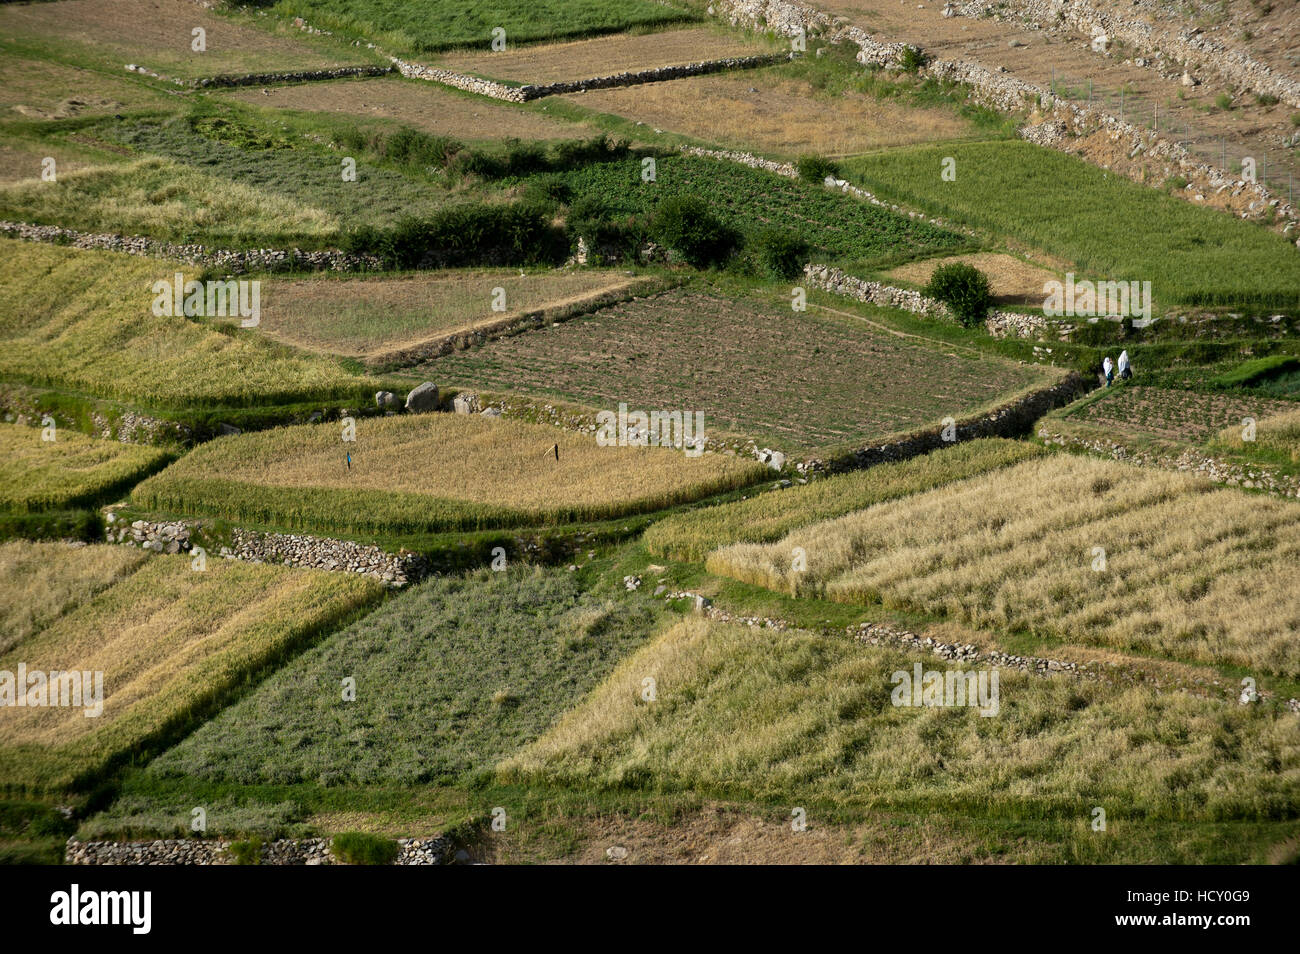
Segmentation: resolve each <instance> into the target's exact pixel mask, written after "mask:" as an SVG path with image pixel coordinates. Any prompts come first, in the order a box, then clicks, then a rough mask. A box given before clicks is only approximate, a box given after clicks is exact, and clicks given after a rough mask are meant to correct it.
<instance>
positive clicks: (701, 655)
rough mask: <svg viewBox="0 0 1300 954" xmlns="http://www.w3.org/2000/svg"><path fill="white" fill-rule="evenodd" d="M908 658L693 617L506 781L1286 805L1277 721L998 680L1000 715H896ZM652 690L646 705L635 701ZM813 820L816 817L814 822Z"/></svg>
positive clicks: (799, 795) (972, 799) (1145, 692)
mask: <svg viewBox="0 0 1300 954" xmlns="http://www.w3.org/2000/svg"><path fill="white" fill-rule="evenodd" d="M913 664H918V665H925V666H927V667H928V666H931V665H934V663H933V657H929V656H928V655H927V656H926V657H925V660H924V661H923V660H921V659H918V658H917V657H916V656H915V655H908V654H903V653H896V652H893V651H889V650H872V649H864V648H863V647H861V646H855V645H854V644H852V643H850V642H848V641H845V640H842V639H829V638H824V637H820V636H814V635H812V634H809V633H805V632H799V631H790V632H775V631H772V630H768V629H751V628H749V627H746V626H738V625H724V624H717V623H709V622H706V621H703V620H686V621H683V622H681V623H679V624H677V625H676V626H674V627H672V628H671V629H669V630H667V631H666V632H664V633H662V634H661V635H659V636H658V637H657V638H656V639H655V640H654V641H653V642H651V643H649V644H647V645H646V646H645V647H644V648H642V649H641V650H639V651H638V652H637V653H635V654H634V655H632V656H631V657H629V658H628V659H627V660H626V661H624V662H623V663H622V664H620V665H619V666H618V668H617V669H615V670H614V673H613V674H612V675H611V676H610V677H609V678H608V679H606V680H605V682H604V683H603V684H602V685H601V686H600V687H599V688H598V689H596V691H595V692H593V693H592V694H591V695H590V696H589V697H588V699H587V700H586V701H585V702H583V704H582V705H580V706H579V707H578V708H576V709H574V710H572V711H571V712H569V713H567V714H566V715H565V716H563V717H562V718H561V719H560V720H559V721H558V722H557V723H556V724H555V726H554V727H553V728H552V729H551V730H550V731H549V732H547V733H546V734H545V735H544V736H543V737H542V738H541V739H540V740H538V741H537V742H536V743H534V744H533V745H531V746H529V747H528V748H527V749H525V750H524V751H523V752H521V753H520V754H519V755H516V756H514V757H513V758H510V759H507V760H506V761H505V762H504V763H503V764H502V766H501V768H500V769H499V770H498V776H499V778H501V779H502V780H503V781H508V782H528V783H532V784H544V785H545V784H572V785H584V786H593V787H597V788H603V787H610V788H621V787H626V786H633V785H637V786H640V785H646V784H647V780H654V782H653V783H654V784H655V785H657V786H658V787H659V788H660V789H661V790H667V791H675V790H688V791H696V792H700V791H704V792H727V793H735V794H737V795H740V796H741V797H744V796H746V795H751V794H752V795H755V796H758V797H762V798H765V799H769V800H771V801H772V802H774V803H776V804H782V805H805V804H807V803H808V802H807V801H805V800H814V799H824V800H825V801H826V802H827V803H833V804H834V805H835V806H836V807H841V806H845V805H867V806H870V808H871V809H872V810H873V811H874V810H879V809H882V808H885V807H888V806H889V805H891V804H904V805H907V806H909V807H919V806H922V805H925V806H927V807H930V808H931V809H932V810H934V811H938V812H942V813H945V814H947V813H949V812H951V811H952V808H953V806H954V804H960V805H967V806H975V805H978V806H979V808H980V810H981V811H982V812H989V813H990V814H995V813H1000V812H1001V811H1007V812H1012V813H1014V815H1015V817H1025V816H1026V815H1033V816H1035V817H1041V816H1042V815H1044V814H1055V813H1062V814H1069V815H1071V816H1073V817H1078V807H1077V806H1078V804H1079V785H1080V781H1079V780H1080V778H1086V779H1087V780H1088V781H1087V785H1088V791H1089V793H1090V796H1089V797H1095V800H1097V801H1099V802H1101V803H1102V804H1106V805H1115V806H1117V809H1118V807H1119V806H1123V808H1122V811H1120V810H1116V811H1115V812H1114V814H1115V815H1116V816H1117V817H1123V816H1125V815H1128V816H1132V815H1133V814H1140V815H1141V816H1142V817H1151V816H1154V817H1166V818H1168V817H1175V818H1178V819H1180V820H1182V821H1184V822H1185V821H1187V820H1188V819H1216V820H1223V819H1227V818H1241V817H1244V818H1260V819H1264V818H1276V817H1284V816H1285V815H1287V814H1289V813H1293V812H1294V811H1295V810H1296V808H1297V794H1296V787H1295V779H1296V777H1297V774H1298V773H1300V761H1298V760H1297V759H1298V757H1300V746H1298V745H1297V741H1300V726H1298V725H1297V722H1296V719H1295V717H1294V716H1293V715H1292V714H1290V713H1287V712H1278V711H1276V710H1273V711H1271V712H1264V711H1261V710H1259V709H1257V708H1245V707H1238V706H1226V705H1224V704H1222V703H1220V702H1217V701H1211V700H1207V699H1200V698H1197V697H1194V696H1190V695H1187V694H1182V693H1172V694H1160V693H1158V692H1156V691H1154V690H1152V689H1149V688H1128V687H1123V688H1116V687H1110V686H1104V685H1101V684H1098V683H1087V682H1075V681H1071V680H1066V679H1059V678H1056V679H1042V678H1038V677H1035V676H1032V675H1029V674H1026V673H1021V672H1019V671H1005V670H1004V671H1003V672H1002V673H1001V678H1000V680H999V687H998V696H999V700H998V714H997V716H996V717H994V718H982V717H981V716H980V714H979V711H978V710H976V709H973V708H966V707H962V708H957V707H951V708H948V709H942V708H912V707H907V706H900V705H896V704H894V705H891V694H892V693H893V692H894V691H895V687H896V686H897V682H898V681H897V679H895V678H894V675H893V674H894V673H896V672H900V671H901V672H904V673H908V674H910V672H911V670H912V667H913ZM646 678H653V679H654V680H655V683H656V699H655V702H654V703H653V704H647V703H645V702H643V701H642V696H641V687H642V684H643V683H642V681H643V680H644V679H646ZM810 814H811V813H810Z"/></svg>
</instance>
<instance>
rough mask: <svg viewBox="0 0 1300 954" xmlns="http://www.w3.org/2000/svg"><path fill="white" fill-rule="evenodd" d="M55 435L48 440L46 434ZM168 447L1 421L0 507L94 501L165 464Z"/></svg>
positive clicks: (33, 507)
mask: <svg viewBox="0 0 1300 954" xmlns="http://www.w3.org/2000/svg"><path fill="white" fill-rule="evenodd" d="M47 431H48V435H49V436H51V437H53V440H49V441H47V440H44V439H43V436H42V435H43V434H45V433H46V432H47ZM170 456H171V455H170V454H168V453H167V452H166V451H162V450H158V449H156V448H152V447H138V446H135V445H132V444H121V443H117V442H115V441H107V440H99V439H97V438H94V437H87V436H86V435H84V434H79V433H77V432H76V431H72V430H69V429H67V428H62V429H59V428H55V429H54V430H48V429H45V428H39V427H21V426H19V425H17V424H0V510H13V511H19V512H31V511H35V510H51V509H58V508H67V507H77V506H83V505H86V504H90V503H94V502H95V501H97V500H99V499H101V498H103V497H104V496H105V495H106V494H111V493H114V492H116V491H119V490H125V489H126V488H127V487H129V486H130V485H131V484H133V483H135V482H136V481H139V480H143V479H144V478H145V477H147V476H148V475H149V474H150V473H152V472H153V471H155V470H158V469H159V468H161V467H162V466H163V465H164V464H166V463H167V461H168V460H169V459H170Z"/></svg>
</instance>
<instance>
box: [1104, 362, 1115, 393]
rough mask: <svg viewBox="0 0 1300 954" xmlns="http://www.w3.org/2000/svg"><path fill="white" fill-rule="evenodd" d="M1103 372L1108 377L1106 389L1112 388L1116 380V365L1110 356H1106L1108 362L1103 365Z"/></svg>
mask: <svg viewBox="0 0 1300 954" xmlns="http://www.w3.org/2000/svg"><path fill="white" fill-rule="evenodd" d="M1101 370H1102V373H1103V374H1105V375H1106V387H1110V385H1111V382H1112V381H1114V380H1115V364H1114V362H1113V361H1111V360H1110V355H1106V360H1105V361H1103V362H1102V363H1101Z"/></svg>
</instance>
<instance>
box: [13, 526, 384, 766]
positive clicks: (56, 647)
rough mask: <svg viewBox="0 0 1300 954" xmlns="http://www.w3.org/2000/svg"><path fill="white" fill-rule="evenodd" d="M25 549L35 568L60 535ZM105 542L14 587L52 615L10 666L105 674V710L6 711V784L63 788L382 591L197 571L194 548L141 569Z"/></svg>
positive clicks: (351, 578)
mask: <svg viewBox="0 0 1300 954" xmlns="http://www.w3.org/2000/svg"><path fill="white" fill-rule="evenodd" d="M19 546H20V547H23V548H34V549H30V550H27V552H21V551H20V552H17V553H15V552H13V551H11V550H6V551H5V553H4V558H5V559H6V560H9V561H12V562H15V563H19V564H25V565H27V566H29V567H30V566H31V565H32V564H33V563H35V562H37V561H39V560H43V559H44V558H45V557H46V556H48V552H47V550H46V548H47V547H48V546H49V545H40V544H21V545H19ZM107 549H109V547H108V546H107V545H98V546H90V547H83V548H80V549H77V550H72V551H70V552H71V553H73V554H75V556H73V557H71V558H69V557H67V555H66V554H64V555H62V556H61V558H60V559H56V561H55V566H59V567H61V569H60V577H61V579H60V580H59V581H58V582H56V583H54V584H51V583H49V582H46V581H42V580H39V579H32V580H30V581H29V587H28V588H27V589H25V590H24V591H23V593H21V594H14V593H12V592H11V593H10V594H9V595H18V596H20V598H22V599H23V600H24V601H28V600H29V596H28V594H30V597H31V599H30V603H31V605H32V606H34V607H41V606H43V607H44V608H45V612H44V614H43V615H42V616H41V617H40V618H39V619H36V620H29V621H28V622H27V624H26V625H27V626H28V628H29V629H31V630H33V631H32V632H31V633H30V634H29V635H27V636H26V637H25V638H23V640H22V641H21V642H20V643H18V644H16V645H14V646H13V647H12V648H11V649H9V650H8V651H7V652H5V653H3V654H0V671H3V672H8V673H15V672H17V667H18V664H19V663H22V664H23V665H24V667H25V668H26V670H27V672H29V673H31V672H33V671H40V672H43V673H49V672H53V671H59V672H66V671H74V670H75V671H82V672H87V671H88V672H92V673H93V672H100V673H102V674H103V676H102V680H103V681H102V686H103V697H102V703H103V708H102V712H101V714H100V715H99V716H97V717H93V718H92V717H87V716H86V715H85V711H86V709H87V708H89V707H80V708H78V707H74V706H68V705H63V706H50V705H47V706H43V707H42V706H24V707H13V708H7V709H5V710H4V717H3V719H0V783H3V784H14V785H20V786H33V787H45V786H47V785H61V784H67V783H68V782H70V781H72V780H74V779H75V778H76V777H78V776H79V775H81V774H82V773H85V772H93V771H95V770H97V769H99V768H100V767H101V766H103V765H104V764H105V763H106V762H107V761H109V760H111V759H113V758H115V757H118V756H120V755H122V754H123V753H126V752H129V751H132V750H133V749H134V748H135V747H136V746H139V745H141V744H144V743H145V742H146V741H147V740H148V739H149V738H150V736H151V735H153V734H154V733H156V732H158V731H160V730H162V729H164V728H166V727H168V726H171V725H175V724H177V723H179V722H183V721H184V720H185V719H187V718H189V717H190V716H191V715H192V714H193V713H196V712H200V711H201V710H202V709H203V707H204V706H205V705H208V704H210V703H211V702H212V701H214V700H216V699H219V698H220V697H221V696H222V694H223V693H224V692H226V691H227V690H228V689H229V688H230V687H231V686H232V685H234V684H235V683H236V682H237V681H238V680H240V679H242V678H243V677H244V676H245V675H246V674H247V673H249V672H250V671H252V670H255V669H256V668H258V667H259V666H262V665H265V664H266V663H268V662H271V661H273V660H277V659H279V658H280V657H281V656H282V655H283V654H284V653H285V652H287V651H289V650H291V649H292V648H295V647H296V646H299V645H300V644H301V643H302V642H303V641H304V640H307V639H310V638H312V637H315V636H317V635H320V634H321V633H322V632H323V631H325V630H326V629H328V628H329V627H331V626H332V625H333V624H334V623H335V622H337V621H339V620H341V619H342V618H344V617H345V616H346V615H347V614H349V613H350V612H351V611H353V610H354V609H356V608H358V607H360V606H362V605H364V604H365V603H367V602H370V601H371V600H374V599H377V598H378V597H379V595H380V593H381V592H382V588H381V586H380V584H379V583H377V582H376V581H374V580H371V579H368V578H365V577H361V576H357V575H354V574H331V573H325V572H319V571H309V570H292V569H288V568H284V567H277V566H268V565H265V564H248V563H238V562H226V561H221V560H215V559H213V560H210V561H209V562H208V564H207V568H206V569H205V570H202V571H199V570H196V569H194V568H193V564H192V561H191V558H190V557H189V556H186V555H177V556H152V557H149V558H148V559H147V560H144V561H139V562H137V563H136V564H135V565H134V567H132V565H131V564H130V562H129V561H130V560H131V559H132V558H133V557H134V554H129V555H127V556H121V557H119V556H118V555H117V554H116V553H114V554H112V555H109V554H106V553H105V551H106V550H107ZM124 549H125V548H124ZM42 565H44V564H42ZM33 576H39V574H33ZM106 583H107V585H105V584H106ZM10 589H11V590H12V589H13V586H12V585H10ZM56 591H57V592H56ZM60 610H61V612H60ZM55 613H58V615H53V614H55ZM52 616H53V618H51V617H52ZM41 624H43V625H41Z"/></svg>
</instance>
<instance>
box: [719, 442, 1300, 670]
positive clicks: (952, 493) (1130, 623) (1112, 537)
mask: <svg viewBox="0 0 1300 954" xmlns="http://www.w3.org/2000/svg"><path fill="white" fill-rule="evenodd" d="M1298 517H1300V505H1297V504H1296V503H1295V502H1292V501H1280V500H1275V499H1270V498H1265V497H1259V496H1255V495H1250V494H1246V493H1243V492H1241V491H1238V490H1229V489H1218V490H1210V489H1208V487H1207V485H1206V484H1205V483H1203V482H1202V481H1199V480H1196V479H1193V478H1192V477H1190V476H1188V475H1185V474H1175V473H1166V472H1162V471H1154V470H1146V469H1142V468H1139V467H1136V466H1134V465H1130V464H1126V463H1117V462H1114V461H1102V460H1096V459H1093V458H1086V457H1075V456H1072V455H1054V456H1052V457H1049V458H1046V459H1043V460H1036V461H1029V462H1026V463H1023V464H1020V465H1018V466H1016V467H1015V468H1013V469H1012V470H1010V471H1006V472H1003V473H998V474H994V475H991V476H988V477H976V478H973V479H970V480H966V481H962V482H961V483H957V484H953V485H951V486H948V487H943V488H940V489H938V490H933V491H930V492H928V493H924V494H920V495H918V496H914V497H910V498H906V499H904V500H899V501H893V502H889V503H883V504H880V505H878V506H875V507H870V508H868V509H866V510H863V511H860V512H858V513H855V514H850V515H849V516H846V517H841V518H839V519H837V520H831V521H827V522H824V523H821V524H816V525H813V526H810V527H806V528H804V529H802V530H798V531H795V532H794V533H791V534H790V535H788V536H786V537H785V538H784V539H782V540H781V541H780V542H778V543H774V544H770V545H753V544H741V545H737V546H731V547H726V548H724V549H721V550H718V551H716V552H715V553H714V554H712V555H711V556H710V557H709V558H708V560H707V564H706V565H707V566H708V567H709V568H710V569H711V570H712V571H714V572H717V573H722V574H724V575H727V576H732V577H734V578H736V579H740V580H743V581H745V582H749V583H755V584H758V585H761V586H767V587H769V588H773V589H779V590H785V591H787V592H794V593H800V594H817V595H821V596H825V597H826V598H829V599H833V600H839V601H843V602H851V603H881V604H883V605H884V606H886V607H889V608H900V609H907V610H913V611H916V612H923V613H946V614H948V615H951V616H954V617H957V618H958V619H961V620H963V621H965V622H969V623H971V624H973V625H976V626H981V627H988V628H993V629H1011V630H1028V631H1030V632H1033V633H1041V634H1045V635H1051V636H1056V637H1060V638H1063V639H1066V640H1068V641H1070V642H1073V643H1081V644H1087V645H1094V646H1112V647H1116V648H1119V649H1122V650H1126V651H1133V652H1138V653H1145V654H1150V655H1157V656H1165V657H1169V658H1173V659H1180V660H1185V661H1193V662H1200V663H1209V664H1214V665H1232V666H1245V667H1251V668H1253V669H1257V670H1260V671H1264V672H1268V673H1273V674H1277V675H1282V676H1286V677H1288V678H1294V677H1296V676H1297V675H1300V642H1298V641H1297V640H1296V638H1295V633H1296V632H1297V631H1300V590H1297V589H1296V587H1295V586H1294V585H1292V583H1293V578H1294V569H1293V568H1294V566H1295V561H1296V560H1297V559H1298V558H1300V535H1298V534H1296V533H1295V526H1296V521H1297V518H1298ZM795 547H803V548H804V550H805V552H806V555H807V567H808V569H807V571H806V572H796V571H794V570H792V569H791V558H790V553H791V551H792V549H793V548H795ZM1098 548H1099V549H1098ZM1098 561H1100V563H1099V562H1098ZM1246 604H1248V605H1249V612H1243V611H1242V608H1243V605H1246Z"/></svg>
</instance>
